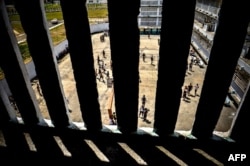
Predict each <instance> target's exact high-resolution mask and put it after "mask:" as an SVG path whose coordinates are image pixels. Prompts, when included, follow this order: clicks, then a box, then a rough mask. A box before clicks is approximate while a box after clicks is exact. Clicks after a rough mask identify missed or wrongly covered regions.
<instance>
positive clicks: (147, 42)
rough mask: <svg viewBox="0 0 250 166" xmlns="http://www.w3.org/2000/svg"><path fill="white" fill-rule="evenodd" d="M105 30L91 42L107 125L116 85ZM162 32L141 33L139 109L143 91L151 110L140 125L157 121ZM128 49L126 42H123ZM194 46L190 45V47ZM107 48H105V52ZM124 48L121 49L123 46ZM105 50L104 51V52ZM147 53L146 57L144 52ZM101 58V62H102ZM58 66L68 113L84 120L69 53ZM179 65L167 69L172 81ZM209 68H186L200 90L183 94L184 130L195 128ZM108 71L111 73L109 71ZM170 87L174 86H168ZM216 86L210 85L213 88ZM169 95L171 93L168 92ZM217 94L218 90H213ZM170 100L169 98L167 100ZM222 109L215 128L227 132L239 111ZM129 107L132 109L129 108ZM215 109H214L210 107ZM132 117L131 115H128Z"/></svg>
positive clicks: (187, 81)
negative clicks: (160, 34) (102, 38)
mask: <svg viewBox="0 0 250 166" xmlns="http://www.w3.org/2000/svg"><path fill="white" fill-rule="evenodd" d="M101 35H103V33H98V34H92V44H93V59H94V63H95V64H94V66H95V70H96V73H97V79H96V83H97V87H98V94H99V103H100V110H101V118H102V122H103V124H104V125H110V124H111V123H110V113H114V112H115V97H114V94H113V88H112V87H113V85H112V84H108V79H107V75H108V76H109V78H111V79H112V68H111V53H110V42H109V37H108V36H106V37H105V38H104V41H101V40H100V36H101ZM159 38H160V36H159V35H151V36H148V35H141V36H140V57H139V58H140V64H139V75H140V83H139V96H138V115H139V109H140V107H141V104H142V102H141V98H142V96H143V95H145V96H146V103H145V107H146V108H148V110H149V111H148V114H147V117H146V120H144V119H143V118H140V117H139V116H138V127H140V128H147V127H150V128H153V124H154V108H155V105H154V104H155V94H156V83H157V71H158V68H157V67H158V60H159V44H158V42H159ZM124 49H126V46H124ZM191 49H193V48H192V46H190V50H191ZM103 51H104V52H103ZM121 51H122V50H121ZM103 53H105V55H103ZM143 54H144V55H145V59H143V56H142V55H143ZM83 56H84V55H83ZM166 56H174V55H166ZM195 56H196V57H197V58H199V59H200V60H202V59H201V58H200V57H199V54H198V53H195ZM121 58H124V59H123V61H124V63H127V67H128V68H129V61H126V57H121ZM100 62H101V63H102V64H100ZM190 62H191V56H189V58H188V64H189V63H190ZM100 65H102V67H103V70H102V73H103V74H102V77H103V79H102V78H100V75H99V66H100ZM58 69H59V73H60V77H61V80H62V87H63V90H64V93H65V96H66V99H67V101H68V106H69V109H70V110H71V111H70V112H69V116H70V118H71V120H72V121H73V122H83V121H82V115H81V111H80V105H79V101H78V96H77V92H76V86H75V81H74V76H73V71H72V66H71V61H70V56H69V55H68V54H67V55H66V56H65V57H63V58H62V59H61V60H60V62H59V63H58ZM175 70H176V68H175V67H174V66H173V69H172V70H171V71H166V79H169V81H172V80H171V78H169V77H167V73H168V72H175ZM205 72H206V65H204V67H200V66H199V65H195V64H194V65H192V70H190V69H187V72H186V76H185V82H184V84H183V91H184V87H185V86H188V85H189V84H190V83H191V84H192V85H196V84H198V85H199V88H198V90H197V94H196V95H195V92H194V88H193V89H192V90H191V93H190V95H188V97H187V99H186V100H184V99H183V98H180V108H179V114H178V119H177V123H176V127H175V129H176V130H181V131H187V132H188V131H190V130H191V129H192V125H193V122H194V119H195V113H196V108H197V104H198V102H199V94H200V93H201V90H202V84H203V79H204V76H205ZM107 73H108V74H107ZM83 77H84V76H83ZM36 85H37V83H36V82H34V83H33V89H34V90H35V91H36V96H37V98H38V101H39V103H40V104H39V106H40V109H41V112H42V114H43V116H44V118H46V119H50V117H49V114H48V111H47V108H46V104H45V101H44V100H43V97H42V96H41V95H39V93H38V91H37V88H36ZM169 88H171V87H169ZM212 90H213V89H212V88H211V91H212ZM166 95H168V94H166ZM214 95H216V92H214ZM166 103H167V101H166ZM86 104H87V103H86ZM222 109H223V110H222V112H221V115H220V118H219V120H218V123H217V125H216V127H215V131H216V132H218V133H220V134H224V135H227V133H228V130H229V129H230V127H231V124H232V122H233V119H234V116H235V114H236V111H237V108H236V107H235V106H234V105H233V104H230V106H224V107H223V108H222ZM128 111H129V110H128ZM166 111H171V106H170V105H166ZM211 111H212V110H211ZM127 120H128V121H129V119H127Z"/></svg>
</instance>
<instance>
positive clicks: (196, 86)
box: [194, 84, 199, 96]
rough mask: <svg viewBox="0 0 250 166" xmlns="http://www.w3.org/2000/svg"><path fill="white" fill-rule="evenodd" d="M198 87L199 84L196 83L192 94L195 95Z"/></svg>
mask: <svg viewBox="0 0 250 166" xmlns="http://www.w3.org/2000/svg"><path fill="white" fill-rule="evenodd" d="M198 89H199V84H196V85H195V86H194V96H197V91H198Z"/></svg>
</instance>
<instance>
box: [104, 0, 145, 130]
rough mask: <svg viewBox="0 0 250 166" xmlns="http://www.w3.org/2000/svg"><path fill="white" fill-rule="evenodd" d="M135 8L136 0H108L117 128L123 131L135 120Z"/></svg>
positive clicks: (136, 25)
mask: <svg viewBox="0 0 250 166" xmlns="http://www.w3.org/2000/svg"><path fill="white" fill-rule="evenodd" d="M139 8H140V0H130V1H126V2H124V4H123V5H121V3H120V2H119V1H117V0H109V1H108V12H109V30H110V45H111V60H112V69H113V76H114V95H115V108H116V114H117V123H118V128H119V129H120V131H121V132H124V133H130V132H133V131H136V129H137V121H138V118H137V112H138V93H139V69H138V68H139V37H140V36H139V28H138V22H137V19H138V15H139ZM128 10H129V11H128ZM122 13H126V14H122ZM118 16H119V17H118Z"/></svg>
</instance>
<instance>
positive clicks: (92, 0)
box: [87, 0, 107, 4]
mask: <svg viewBox="0 0 250 166" xmlns="http://www.w3.org/2000/svg"><path fill="white" fill-rule="evenodd" d="M88 3H107V0H87V4H88Z"/></svg>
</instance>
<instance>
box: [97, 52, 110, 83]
mask: <svg viewBox="0 0 250 166" xmlns="http://www.w3.org/2000/svg"><path fill="white" fill-rule="evenodd" d="M102 55H103V58H106V55H105V50H103V51H102ZM97 64H98V69H96V78H97V79H98V80H99V81H102V82H103V83H105V79H104V74H105V75H106V78H107V79H108V78H109V77H110V75H109V71H108V70H107V69H106V64H105V63H104V60H102V59H101V58H100V56H99V55H98V56H97Z"/></svg>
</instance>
